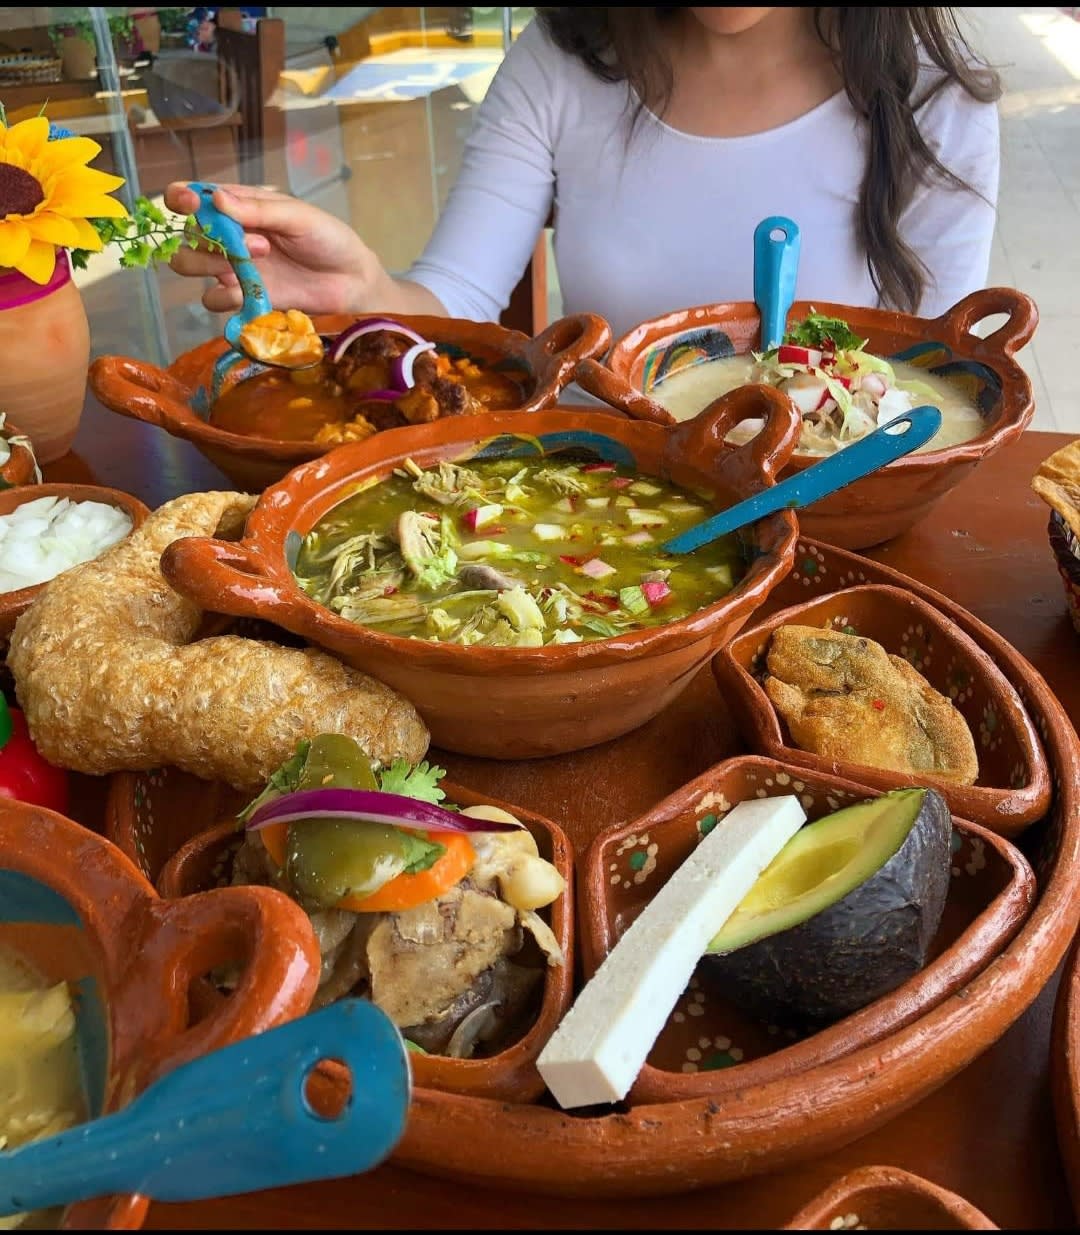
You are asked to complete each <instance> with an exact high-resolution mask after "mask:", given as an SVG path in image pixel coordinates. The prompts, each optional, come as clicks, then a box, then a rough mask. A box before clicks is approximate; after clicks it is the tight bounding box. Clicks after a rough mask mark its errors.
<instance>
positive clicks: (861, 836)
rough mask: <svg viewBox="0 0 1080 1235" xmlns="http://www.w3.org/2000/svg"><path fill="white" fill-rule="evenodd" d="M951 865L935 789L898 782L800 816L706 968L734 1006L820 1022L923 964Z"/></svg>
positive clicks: (945, 811) (764, 1015)
mask: <svg viewBox="0 0 1080 1235" xmlns="http://www.w3.org/2000/svg"><path fill="white" fill-rule="evenodd" d="M951 865H952V816H951V814H950V813H949V808H948V806H947V805H946V803H945V799H944V798H943V797H942V796H941V794H939V793H938V792H937V791H936V790H934V789H921V788H918V789H897V790H893V791H892V792H890V793H883V794H881V795H880V796H879V797H876V798H871V799H869V800H867V801H865V802H858V803H856V804H855V805H854V806H848V807H845V808H844V809H843V810H839V811H836V812H835V813H834V814H831V815H826V816H825V817H824V818H821V819H818V820H817V821H816V822H814V823H810V824H806V825H805V826H804V827H802V828H800V829H799V831H798V832H796V833H795V835H794V836H793V837H792V838H791V840H790V841H788V843H787V844H786V845H785V846H784V848H783V849H782V850H781V851H780V853H779V854H778V855H777V856H776V857H775V858H774V859H773V861H772V862H771V863H770V864H769V865H768V866H767V867H766V868H765V870H764V871H763V872H762V873H761V875H760V877H759V878H758V880H757V882H756V883H755V884H754V886H753V888H751V890H750V892H749V893H748V894H747V895H746V897H745V898H744V899H743V900H742V902H741V903H740V904H739V906H738V908H737V909H736V910H735V912H734V913H733V914H732V915H731V917H730V918H729V919H728V920H727V922H726V923H725V924H724V926H723V928H722V929H721V930H720V932H719V933H718V934H717V935H716V936H715V937H714V938H713V939H712V941H711V943H710V944H709V947H708V949H707V951H706V954H705V956H706V959H707V961H708V964H709V969H708V972H709V974H710V976H711V978H712V979H713V980H714V981H715V982H716V983H717V984H718V985H719V988H720V990H721V991H722V993H723V994H724V996H725V997H726V998H729V999H730V1000H731V1001H732V1002H733V1003H735V1004H736V1005H737V1006H738V1007H739V1008H741V1009H742V1010H743V1011H745V1012H747V1013H749V1014H750V1015H752V1016H754V1017H756V1018H758V1019H761V1020H764V1021H766V1022H769V1023H773V1024H778V1025H794V1026H798V1027H802V1028H812V1027H821V1026H822V1025H825V1024H829V1023H831V1022H833V1021H837V1020H839V1019H840V1018H841V1017H844V1016H847V1015H849V1014H850V1013H852V1012H855V1011H857V1010H858V1009H859V1008H863V1007H865V1006H866V1005H867V1004H868V1003H872V1002H873V1001H874V1000H875V999H878V998H880V997H881V996H882V995H886V994H888V993H889V991H892V990H895V989H896V987H898V986H899V985H900V984H901V983H903V982H906V981H907V980H908V978H910V977H912V976H913V975H914V974H916V973H918V972H919V970H921V969H922V968H923V966H924V965H925V964H926V958H927V953H928V951H929V948H930V944H931V942H932V940H933V938H934V935H935V933H936V931H937V928H938V925H939V923H940V922H941V915H942V912H943V911H944V909H945V898H946V895H947V894H948V890H949V877H950V871H951Z"/></svg>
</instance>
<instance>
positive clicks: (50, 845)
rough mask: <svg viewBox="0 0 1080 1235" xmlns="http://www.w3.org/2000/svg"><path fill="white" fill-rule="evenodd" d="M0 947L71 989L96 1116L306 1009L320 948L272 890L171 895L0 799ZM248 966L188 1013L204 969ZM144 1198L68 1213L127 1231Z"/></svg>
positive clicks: (32, 810)
mask: <svg viewBox="0 0 1080 1235" xmlns="http://www.w3.org/2000/svg"><path fill="white" fill-rule="evenodd" d="M0 832H2V834H3V837H4V845H3V853H2V854H0V948H3V949H4V950H5V951H8V950H12V951H14V952H15V953H17V954H18V955H19V956H20V957H21V958H22V959H23V960H24V961H25V962H27V963H29V964H30V965H31V966H32V967H34V968H35V969H36V970H37V971H38V972H39V973H40V974H41V976H42V978H43V979H44V980H45V981H47V982H60V981H68V982H71V983H74V984H75V985H76V990H77V994H78V1004H77V1013H76V1015H77V1034H78V1043H79V1052H80V1064H81V1070H82V1074H83V1077H84V1080H85V1089H86V1095H85V1096H86V1099H87V1108H88V1111H89V1114H90V1115H91V1117H95V1116H98V1115H107V1114H109V1113H111V1112H114V1111H116V1110H119V1109H120V1108H121V1107H123V1106H124V1105H125V1104H127V1103H128V1102H130V1101H131V1099H132V1098H133V1097H134V1096H135V1095H136V1094H138V1093H140V1092H141V1091H142V1090H143V1089H145V1088H146V1087H147V1086H148V1085H150V1084H152V1083H153V1082H154V1081H155V1080H156V1079H157V1078H158V1077H161V1076H163V1075H164V1074H165V1073H167V1072H169V1071H171V1070H172V1069H173V1068H176V1067H178V1066H179V1065H180V1064H183V1063H186V1062H188V1061H189V1060H191V1059H194V1058H196V1057H197V1056H200V1055H204V1054H206V1053H208V1052H210V1051H214V1050H218V1049H219V1048H220V1047H223V1046H226V1045H228V1044H229V1043H230V1042H236V1041H239V1040H240V1039H242V1038H245V1037H249V1036H250V1035H252V1034H256V1033H261V1032H262V1031H263V1030H266V1029H270V1028H272V1027H273V1026H274V1025H277V1024H280V1023H282V1022H284V1021H286V1020H289V1019H291V1018H293V1017H295V1016H300V1015H302V1014H303V1013H304V1012H306V1011H307V1010H308V1008H309V1006H310V1004H311V999H312V997H313V995H314V994H315V988H316V984H317V982H318V974H319V948H318V944H317V942H316V940H315V935H314V932H313V931H312V929H311V926H310V923H309V921H308V919H307V915H306V914H304V912H303V911H302V910H301V909H300V908H299V907H298V906H297V905H295V904H293V902H292V901H291V900H290V899H289V898H288V897H287V896H285V895H283V894H282V893H280V892H276V891H274V890H272V889H270V888H251V887H245V888H228V889H219V890H217V891H212V892H205V893H202V894H200V895H198V896H192V897H189V898H187V899H185V900H183V901H166V900H163V899H162V898H161V897H160V896H159V895H158V894H157V892H156V891H155V890H154V888H153V886H152V885H151V884H150V882H149V881H148V880H147V879H146V877H145V876H144V875H143V874H142V873H141V872H140V871H139V869H138V868H137V867H136V865H135V864H134V863H133V862H132V861H131V860H130V859H129V858H127V857H126V856H125V855H124V854H122V853H121V852H120V850H119V849H118V848H117V847H116V846H115V845H113V844H111V843H110V842H109V841H108V840H106V839H105V838H104V837H102V836H99V835H98V834H97V833H96V832H92V831H90V830H89V829H87V828H84V827H82V826H81V825H79V824H77V823H73V822H72V821H71V820H70V819H66V818H64V817H63V816H61V815H57V814H55V813H54V812H52V811H47V810H43V809H41V808H39V807H35V806H31V805H27V804H26V803H22V802H16V801H12V800H10V799H7V798H4V799H0ZM226 962H241V963H242V964H243V966H244V967H243V970H242V973H241V977H240V980H239V984H238V986H237V989H236V993H235V995H234V996H233V998H232V999H230V1000H229V1002H228V1004H227V1005H224V1006H222V1007H220V1008H216V1009H214V1010H213V1011H211V1012H210V1013H208V1014H207V1015H205V1016H203V1017H201V1018H197V1019H196V1018H195V1017H193V1014H192V1010H191V1007H190V1006H189V1000H190V993H191V991H192V989H193V988H194V986H195V985H196V984H197V983H198V982H199V981H200V979H201V978H202V977H203V975H205V974H207V973H209V972H210V971H211V970H212V969H213V968H214V967H215V966H217V965H220V964H223V963H226ZM148 1206H149V1198H147V1197H144V1196H139V1195H123V1196H110V1197H102V1198H98V1199H95V1200H91V1201H83V1202H79V1203H78V1204H75V1205H71V1206H69V1207H68V1208H67V1209H66V1210H65V1211H64V1213H63V1216H62V1219H61V1223H60V1225H61V1226H63V1227H65V1228H70V1229H90V1230H93V1229H131V1228H135V1227H139V1226H141V1225H142V1222H143V1220H144V1218H145V1215H146V1211H147V1208H148Z"/></svg>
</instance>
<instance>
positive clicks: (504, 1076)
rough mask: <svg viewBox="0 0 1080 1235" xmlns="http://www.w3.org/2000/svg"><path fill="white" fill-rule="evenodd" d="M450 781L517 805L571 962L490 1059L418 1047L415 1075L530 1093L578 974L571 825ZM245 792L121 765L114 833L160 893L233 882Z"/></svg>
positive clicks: (502, 1093) (468, 1090)
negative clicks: (514, 1036)
mask: <svg viewBox="0 0 1080 1235" xmlns="http://www.w3.org/2000/svg"><path fill="white" fill-rule="evenodd" d="M442 787H443V788H444V789H445V791H446V800H447V801H448V802H455V803H457V804H459V805H461V806H476V805H480V804H489V805H496V806H501V807H502V808H503V809H504V810H508V811H510V813H511V814H513V815H514V816H515V817H516V818H518V819H520V820H521V821H522V823H524V824H525V825H526V826H527V827H528V828H529V830H530V831H531V832H532V834H533V836H534V837H535V838H536V842H537V847H538V848H539V850H540V854H541V856H542V857H545V858H547V859H548V861H549V862H552V863H553V864H554V865H555V866H556V867H557V868H558V870H559V872H560V874H561V875H562V876H563V878H564V879H565V880H566V888H567V891H566V892H565V893H564V894H563V895H562V896H560V897H559V898H558V900H556V901H555V902H554V903H553V904H552V905H551V907H550V910H545V911H541V912H542V913H543V914H544V916H545V918H546V920H547V921H548V922H549V924H550V926H551V928H552V930H553V932H554V934H555V938H556V939H557V940H558V943H559V946H560V948H561V949H562V951H563V954H564V955H565V956H566V957H567V958H568V963H567V964H566V965H549V966H548V968H547V971H546V976H545V980H544V991H543V998H542V1002H541V1006H540V1010H539V1012H538V1015H537V1017H536V1019H535V1020H534V1021H533V1023H532V1026H531V1027H530V1028H529V1030H528V1032H527V1033H526V1034H525V1035H524V1036H523V1037H521V1038H519V1039H518V1040H517V1041H516V1042H514V1043H513V1044H512V1045H510V1046H509V1047H507V1048H506V1049H505V1050H503V1051H501V1052H500V1053H499V1054H497V1055H493V1056H491V1057H489V1058H483V1059H481V1058H477V1059H450V1058H447V1057H445V1056H438V1055H419V1054H412V1055H410V1056H409V1060H410V1063H411V1064H412V1073H413V1081H414V1084H416V1085H422V1086H425V1087H427V1088H431V1089H441V1090H446V1091H448V1092H451V1093H458V1094H470V1095H475V1096H478V1097H487V1098H493V1099H499V1100H505V1101H508V1102H530V1101H532V1100H533V1099H535V1098H537V1097H539V1095H540V1094H541V1093H542V1092H543V1090H544V1083H543V1081H542V1080H541V1078H540V1073H539V1072H538V1071H537V1070H536V1057H537V1055H538V1054H539V1053H540V1048H541V1047H542V1046H543V1044H544V1043H545V1042H546V1041H547V1039H548V1037H549V1036H550V1035H551V1033H552V1031H553V1030H554V1028H555V1026H556V1025H557V1024H558V1023H559V1020H560V1019H561V1017H562V1015H563V1013H564V1012H565V1011H566V1010H567V1008H568V1007H569V1004H570V997H571V988H572V983H573V976H574V975H573V956H574V950H573V949H574V913H573V888H574V859H573V851H572V847H571V845H570V841H569V839H568V838H567V836H566V834H565V833H564V832H563V830H562V829H561V828H560V827H559V826H558V825H557V824H555V823H553V822H552V821H551V820H549V819H545V818H543V817H542V816H540V815H537V814H534V813H532V812H531V811H526V810H522V809H521V808H520V807H518V806H511V805H508V804H507V803H504V802H496V801H495V800H494V799H493V798H491V797H489V796H484V795H481V794H477V793H473V792H472V791H471V790H468V789H465V788H463V787H462V786H459V785H452V784H447V783H446V782H445V781H444V782H443V783H442ZM245 800H246V799H245V798H244V795H243V794H238V793H236V792H235V791H234V790H232V789H229V788H228V787H227V786H225V785H222V784H218V783H214V782H209V781H203V780H198V779H196V778H195V777H193V776H188V775H186V774H185V773H183V772H179V771H177V770H176V769H174V768H169V769H165V770H162V771H158V772H151V773H120V774H118V775H116V776H115V777H114V778H113V781H112V784H111V786H110V792H109V802H108V817H107V829H108V835H109V837H110V839H112V840H113V841H114V842H115V843H116V845H117V846H118V847H119V848H120V849H121V850H122V851H123V852H124V853H125V854H127V855H128V856H129V857H130V858H131V859H132V860H133V861H134V862H135V863H136V865H138V866H139V868H140V870H142V872H143V873H144V874H145V875H146V876H147V877H148V878H150V879H152V880H153V881H154V883H155V884H156V886H157V889H158V891H159V892H160V893H161V895H162V896H165V897H169V898H174V897H183V898H188V897H191V896H192V895H193V894H198V893H202V892H205V891H206V890H207V889H209V888H213V887H218V886H221V885H223V884H224V883H227V882H228V878H229V872H230V870H231V862H232V858H233V856H234V855H235V853H236V850H237V849H238V848H239V842H240V840H241V839H242V833H239V832H237V830H236V824H235V818H234V817H235V814H236V812H237V811H238V810H240V809H241V808H242V807H243V806H244V804H245ZM317 1071H318V1072H319V1073H320V1074H321V1076H322V1078H323V1079H324V1081H326V1082H327V1083H328V1084H329V1086H330V1087H331V1089H333V1088H334V1087H335V1086H338V1085H340V1086H341V1088H342V1095H343V1096H344V1094H345V1093H346V1092H347V1090H346V1088H345V1086H346V1084H347V1081H346V1079H345V1074H344V1073H343V1072H342V1070H341V1069H340V1068H339V1067H338V1066H337V1065H334V1064H333V1063H329V1062H324V1063H322V1064H320V1065H319V1068H318V1069H317Z"/></svg>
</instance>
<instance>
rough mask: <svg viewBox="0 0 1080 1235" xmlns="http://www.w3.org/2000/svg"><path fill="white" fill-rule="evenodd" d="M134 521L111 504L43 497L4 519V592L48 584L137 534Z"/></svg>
mask: <svg viewBox="0 0 1080 1235" xmlns="http://www.w3.org/2000/svg"><path fill="white" fill-rule="evenodd" d="M131 527H132V519H131V516H130V515H129V514H128V513H127V512H126V511H124V510H120V509H119V508H118V507H116V506H110V505H108V503H105V502H91V501H85V502H77V501H75V502H73V501H72V500H71V499H70V498H66V497H39V498H34V500H33V501H30V502H23V503H22V505H21V506H17V507H16V508H15V509H14V510H13V511H12V512H11V513H10V514H7V515H0V592H14V591H17V590H18V589H19V588H24V587H33V586H34V585H35V584H38V583H47V582H48V581H49V580H50V579H54V578H55V577H56V576H57V575H59V574H61V573H62V572H63V571H65V570H70V569H71V567H72V566H77V565H79V563H80V562H88V561H90V560H91V558H95V557H97V556H98V554H99V553H103V552H104V551H105V550H106V549H108V548H109V547H110V546H111V545H114V544H116V543H117V541H120V540H123V538H124V537H125V536H126V535H127V534H128V532H130V531H131Z"/></svg>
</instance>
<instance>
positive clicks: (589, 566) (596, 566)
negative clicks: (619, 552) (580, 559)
mask: <svg viewBox="0 0 1080 1235" xmlns="http://www.w3.org/2000/svg"><path fill="white" fill-rule="evenodd" d="M580 570H581V573H582V574H583V575H588V577H589V578H590V579H606V578H607V576H608V575H613V574H614V573H615V567H614V566H609V565H608V564H607V562H604V561H601V559H600V558H598V557H594V558H590V559H589V561H587V562H586V563H585V564H584V565H583V566H582V567H580Z"/></svg>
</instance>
